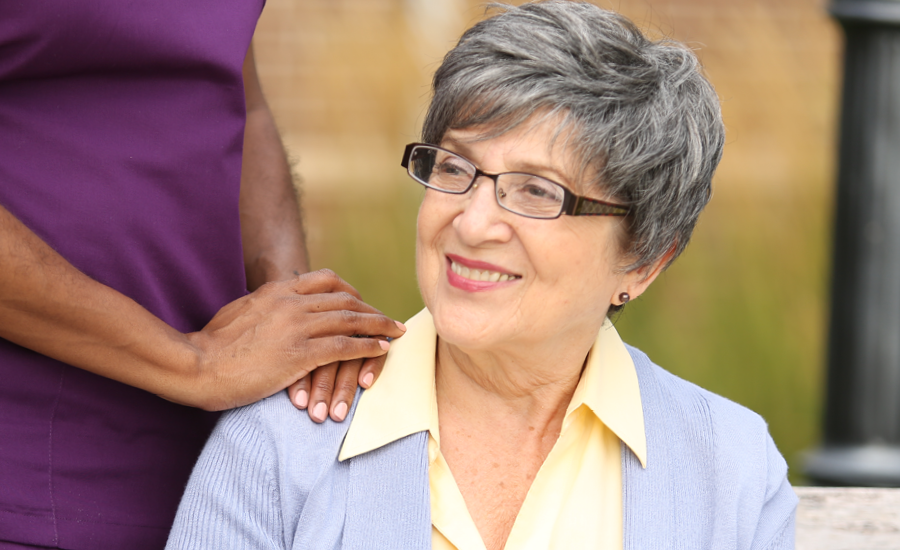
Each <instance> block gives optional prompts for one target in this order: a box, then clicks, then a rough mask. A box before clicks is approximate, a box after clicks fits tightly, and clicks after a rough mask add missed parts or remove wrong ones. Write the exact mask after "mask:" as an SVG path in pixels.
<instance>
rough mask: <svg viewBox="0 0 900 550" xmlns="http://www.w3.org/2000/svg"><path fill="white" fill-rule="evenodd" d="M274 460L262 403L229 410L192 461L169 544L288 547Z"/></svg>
mask: <svg viewBox="0 0 900 550" xmlns="http://www.w3.org/2000/svg"><path fill="white" fill-rule="evenodd" d="M276 463H277V460H276V451H275V449H274V446H273V443H272V441H271V438H270V437H269V436H268V434H267V432H266V430H264V429H262V422H261V421H260V416H259V406H254V405H249V406H247V407H243V408H240V409H235V410H232V411H229V412H227V413H226V414H225V415H224V416H223V417H222V419H221V420H220V421H219V424H218V425H217V426H216V429H215V430H214V431H213V433H212V435H211V436H210V439H209V441H208V442H207V444H206V447H205V448H204V449H203V453H202V454H201V455H200V458H199V460H198V462H197V464H196V466H194V470H193V472H192V473H191V478H190V480H189V481H188V485H187V489H186V491H185V493H184V496H183V497H182V500H181V504H180V505H179V507H178V513H177V515H176V517H175V523H174V525H173V526H172V531H171V532H170V534H169V540H168V543H167V545H166V548H167V549H178V550H182V549H191V550H194V549H197V550H199V549H221V548H228V549H241V548H248V549H250V548H252V549H283V548H285V541H284V535H283V533H284V529H283V523H282V518H281V507H280V495H279V486H278V482H277V471H276V468H277V464H276Z"/></svg>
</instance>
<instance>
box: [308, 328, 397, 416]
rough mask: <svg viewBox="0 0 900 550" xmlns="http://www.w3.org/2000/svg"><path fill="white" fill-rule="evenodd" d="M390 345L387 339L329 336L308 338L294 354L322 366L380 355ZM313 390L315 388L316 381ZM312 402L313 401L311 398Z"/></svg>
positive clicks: (385, 351)
mask: <svg viewBox="0 0 900 550" xmlns="http://www.w3.org/2000/svg"><path fill="white" fill-rule="evenodd" d="M390 347H391V345H390V344H389V343H388V342H387V341H385V340H381V339H378V338H351V337H349V336H327V337H321V338H314V339H312V340H307V341H306V342H304V344H303V345H302V346H297V347H296V348H295V350H294V354H295V355H296V356H297V359H298V361H299V362H300V363H306V364H309V362H310V361H312V363H314V364H315V365H316V366H319V367H321V366H324V365H328V364H330V363H334V362H338V361H352V360H353V359H364V358H368V357H380V356H382V355H384V354H385V353H387V351H388V349H390ZM307 368H308V367H307ZM301 374H302V373H301ZM313 390H315V382H314V383H313ZM310 399H312V396H310ZM310 403H312V401H311V400H310Z"/></svg>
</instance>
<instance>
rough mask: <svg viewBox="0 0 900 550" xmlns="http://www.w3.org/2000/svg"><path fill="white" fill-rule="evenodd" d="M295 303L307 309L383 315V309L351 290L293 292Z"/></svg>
mask: <svg viewBox="0 0 900 550" xmlns="http://www.w3.org/2000/svg"><path fill="white" fill-rule="evenodd" d="M291 297H292V298H293V299H294V300H295V303H297V304H299V305H301V306H302V308H303V309H304V310H305V311H320V312H325V311H342V310H346V311H356V312H359V313H372V314H377V315H383V314H382V313H381V311H379V310H378V309H376V308H374V307H372V306H370V305H369V304H367V303H365V302H363V301H362V300H360V299H359V298H357V297H355V296H353V295H352V294H350V293H349V292H321V293H317V294H299V295H298V294H292V295H291Z"/></svg>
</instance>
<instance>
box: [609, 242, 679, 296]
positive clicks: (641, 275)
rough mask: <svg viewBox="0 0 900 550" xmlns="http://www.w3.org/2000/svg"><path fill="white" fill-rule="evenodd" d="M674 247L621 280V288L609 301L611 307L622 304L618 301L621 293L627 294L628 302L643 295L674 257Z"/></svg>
mask: <svg viewBox="0 0 900 550" xmlns="http://www.w3.org/2000/svg"><path fill="white" fill-rule="evenodd" d="M675 248H676V245H675V244H673V245H672V246H671V247H670V248H669V250H668V251H666V253H665V254H663V255H662V257H660V258H659V259H658V260H656V261H655V262H653V263H652V264H650V265H647V266H644V267H641V268H639V269H635V270H633V271H629V272H628V273H626V274H625V276H624V277H623V278H622V284H621V288H620V289H619V290H617V291H616V292H617V294H616V295H615V296H614V297H613V299H612V300H611V303H612V304H613V305H621V304H622V303H623V302H622V300H619V296H620V295H621V293H622V292H627V293H628V296H629V300H634V299H635V298H637V297H638V296H640V295H641V294H643V293H644V291H645V290H647V288H648V287H649V286H650V283H652V282H653V281H655V280H656V278H657V277H658V276H659V274H660V273H662V272H663V269H664V268H665V266H667V265H668V264H669V261H670V260H671V259H672V257H673V256H674V255H675Z"/></svg>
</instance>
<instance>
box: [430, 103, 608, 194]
mask: <svg viewBox="0 0 900 550" xmlns="http://www.w3.org/2000/svg"><path fill="white" fill-rule="evenodd" d="M574 140H575V136H574V134H573V132H572V130H571V129H570V128H569V127H568V126H564V125H562V121H561V120H560V117H553V118H550V117H546V116H545V117H538V116H533V117H531V118H530V119H529V120H527V121H526V122H524V123H522V124H519V125H518V126H515V127H514V128H512V129H509V130H507V131H505V132H503V133H500V132H497V130H496V128H493V127H490V126H472V127H466V128H454V129H450V130H448V131H447V132H446V133H445V134H444V137H443V139H442V140H441V143H440V145H441V146H442V147H445V148H447V149H450V150H451V151H454V152H456V153H459V154H460V155H462V156H464V157H466V158H468V159H469V160H471V161H472V162H474V163H475V164H476V165H478V167H479V168H481V169H482V170H484V171H486V172H490V173H499V172H527V173H532V174H536V175H539V176H543V177H546V178H549V179H551V180H554V181H557V182H559V183H561V184H563V185H565V186H566V187H568V188H569V189H571V190H572V191H575V192H576V193H577V192H584V191H586V190H587V189H586V187H590V185H589V182H590V181H591V175H592V171H585V170H584V169H583V166H582V165H583V163H582V162H581V160H580V158H578V156H577V155H576V151H575V147H574ZM594 173H595V172H594Z"/></svg>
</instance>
